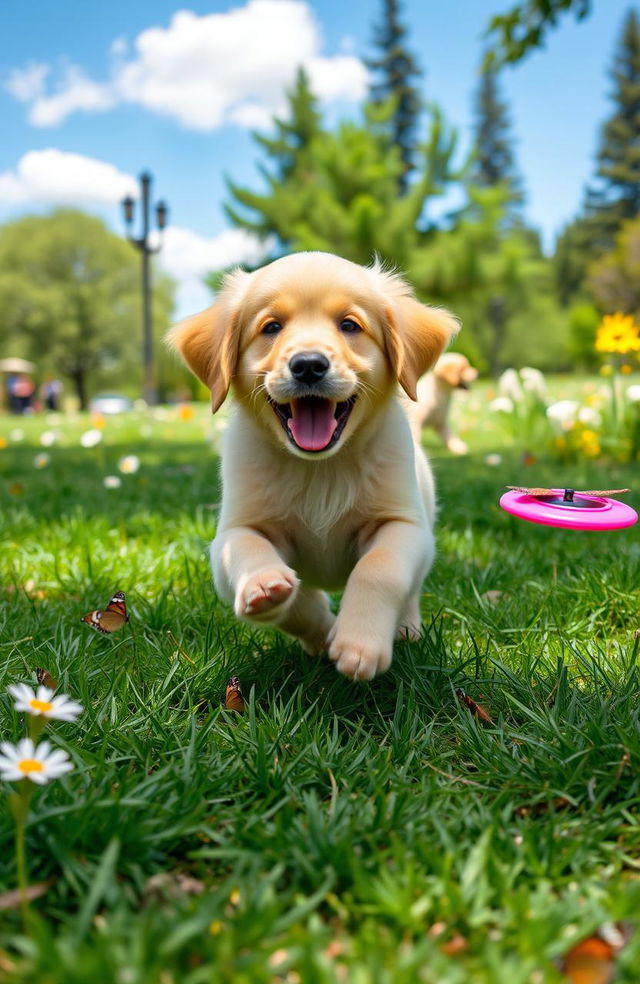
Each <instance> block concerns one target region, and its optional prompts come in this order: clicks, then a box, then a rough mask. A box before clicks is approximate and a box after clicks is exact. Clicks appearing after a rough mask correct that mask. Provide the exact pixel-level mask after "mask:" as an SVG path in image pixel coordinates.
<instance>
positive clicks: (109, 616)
mask: <svg viewBox="0 0 640 984" xmlns="http://www.w3.org/2000/svg"><path fill="white" fill-rule="evenodd" d="M80 621H81V622H86V623H87V625H90V626H91V628H92V629H95V630H96V631H97V632H103V633H104V634H105V635H108V634H109V633H110V632H116V631H117V630H118V629H121V628H122V626H123V625H124V623H125V622H128V621H129V616H128V615H127V606H126V605H125V602H124V591H116V593H115V594H114V596H113V598H112V599H111V601H110V602H109V604H108V605H107V607H106V608H105V609H104V611H102V610H101V609H99V608H98V609H96V611H94V612H87V614H86V615H83V616H82V618H81V619H80Z"/></svg>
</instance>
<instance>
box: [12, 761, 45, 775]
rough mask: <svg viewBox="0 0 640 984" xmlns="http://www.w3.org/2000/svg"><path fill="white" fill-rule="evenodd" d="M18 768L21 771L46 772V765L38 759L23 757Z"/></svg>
mask: <svg viewBox="0 0 640 984" xmlns="http://www.w3.org/2000/svg"><path fill="white" fill-rule="evenodd" d="M18 768H19V769H20V772H24V773H27V772H44V765H43V764H42V762H38V760H37V759H22V761H21V762H18Z"/></svg>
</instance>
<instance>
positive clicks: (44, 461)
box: [33, 451, 51, 468]
mask: <svg viewBox="0 0 640 984" xmlns="http://www.w3.org/2000/svg"><path fill="white" fill-rule="evenodd" d="M50 461H51V455H50V454H47V453H46V451H43V452H42V454H37V455H36V456H35V458H34V459H33V467H34V468H46V467H47V465H48V464H49V462H50Z"/></svg>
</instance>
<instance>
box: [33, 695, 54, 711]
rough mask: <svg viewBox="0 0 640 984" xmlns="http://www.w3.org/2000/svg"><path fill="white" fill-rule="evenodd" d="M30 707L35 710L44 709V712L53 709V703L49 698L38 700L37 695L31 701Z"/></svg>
mask: <svg viewBox="0 0 640 984" xmlns="http://www.w3.org/2000/svg"><path fill="white" fill-rule="evenodd" d="M29 707H33V709H34V711H42V712H43V713H45V712H46V711H52V710H53V704H50V703H49V701H48V700H36V699H35V697H34V699H33V700H30V701H29Z"/></svg>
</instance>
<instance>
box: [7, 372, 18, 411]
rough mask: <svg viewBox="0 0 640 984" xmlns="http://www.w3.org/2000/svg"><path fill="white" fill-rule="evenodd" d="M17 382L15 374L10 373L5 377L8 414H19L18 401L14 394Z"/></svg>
mask: <svg viewBox="0 0 640 984" xmlns="http://www.w3.org/2000/svg"><path fill="white" fill-rule="evenodd" d="M17 382H18V377H17V376H16V375H15V373H13V372H12V373H11V374H10V375H8V376H7V404H8V407H9V413H20V401H19V399H18V397H17V396H16V392H15V387H16V383H17Z"/></svg>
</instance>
